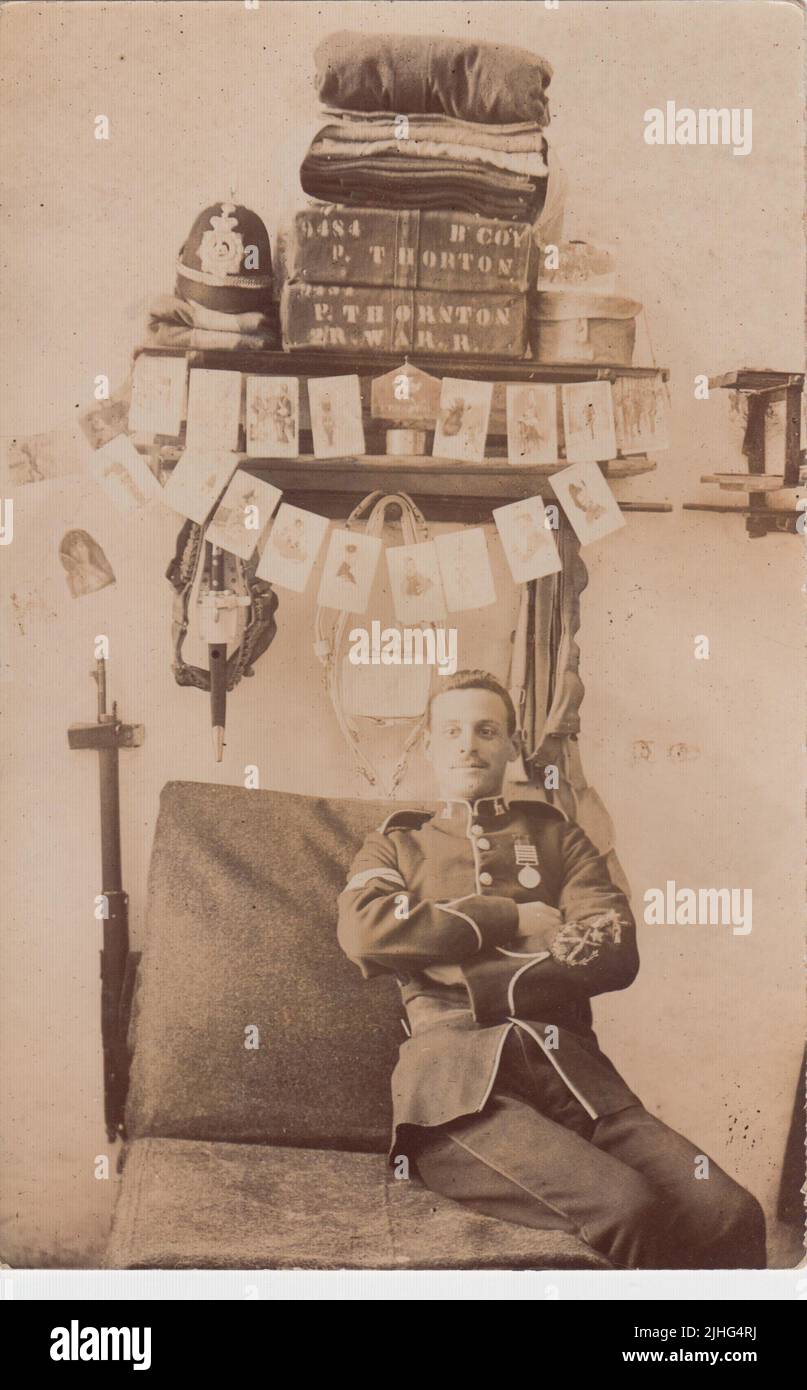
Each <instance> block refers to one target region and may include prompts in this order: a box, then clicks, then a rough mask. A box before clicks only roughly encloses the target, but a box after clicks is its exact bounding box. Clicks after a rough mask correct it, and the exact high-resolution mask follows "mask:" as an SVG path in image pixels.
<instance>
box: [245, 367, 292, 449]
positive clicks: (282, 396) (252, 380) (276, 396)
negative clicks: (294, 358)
mask: <svg viewBox="0 0 807 1390" xmlns="http://www.w3.org/2000/svg"><path fill="white" fill-rule="evenodd" d="M245 419H246V444H247V453H248V454H249V455H250V457H252V458H279V459H291V458H297V456H298V454H299V452H300V381H299V378H298V377H296V376H248V377H247V397H246V415H245Z"/></svg>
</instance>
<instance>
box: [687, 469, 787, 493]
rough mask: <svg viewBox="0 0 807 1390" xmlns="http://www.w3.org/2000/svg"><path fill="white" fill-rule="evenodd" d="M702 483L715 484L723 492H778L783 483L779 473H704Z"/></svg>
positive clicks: (782, 477)
mask: <svg viewBox="0 0 807 1390" xmlns="http://www.w3.org/2000/svg"><path fill="white" fill-rule="evenodd" d="M701 482H702V483H712V484H716V485H717V487H719V488H722V489H723V491H724V492H750V493H757V492H780V491H781V490H782V488H783V487H784V485H785V480H784V476H783V475H782V474H781V473H778V474H777V473H704V474H702V475H701Z"/></svg>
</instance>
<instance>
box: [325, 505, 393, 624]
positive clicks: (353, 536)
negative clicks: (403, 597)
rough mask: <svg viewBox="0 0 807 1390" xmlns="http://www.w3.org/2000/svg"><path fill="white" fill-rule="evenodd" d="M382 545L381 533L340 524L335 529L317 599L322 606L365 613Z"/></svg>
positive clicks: (332, 533) (347, 611)
mask: <svg viewBox="0 0 807 1390" xmlns="http://www.w3.org/2000/svg"><path fill="white" fill-rule="evenodd" d="M381 548H382V542H381V539H380V538H379V537H378V536H365V535H362V534H361V533H360V532H356V531H349V530H346V529H345V528H344V527H341V526H340V527H336V528H335V529H334V530H333V531H332V532H331V539H330V543H329V545H328V553H327V554H326V556H325V564H324V566H323V569H322V579H321V581H320V586H319V594H318V596H317V603H318V604H319V605H320V606H321V607H322V608H341V609H343V610H344V611H345V612H346V613H364V611H365V609H366V608H367V604H368V603H369V602H370V590H371V589H372V587H373V579H374V578H375V572H376V568H377V566H378V557H379V555H380V554H381Z"/></svg>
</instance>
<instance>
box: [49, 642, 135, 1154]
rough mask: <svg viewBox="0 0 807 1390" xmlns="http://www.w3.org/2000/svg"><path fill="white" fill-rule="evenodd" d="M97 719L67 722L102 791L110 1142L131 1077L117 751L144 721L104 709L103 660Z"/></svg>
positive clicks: (119, 1131)
mask: <svg viewBox="0 0 807 1390" xmlns="http://www.w3.org/2000/svg"><path fill="white" fill-rule="evenodd" d="M92 675H93V678H94V680H95V681H96V684H97V686H98V718H97V720H96V722H95V723H94V724H71V725H70V727H69V728H68V730H67V741H68V744H69V746H70V747H71V748H74V749H75V748H94V749H96V750H97V753H98V764H99V774H100V792H101V875H102V880H101V881H102V893H103V898H104V938H103V947H102V950H101V953H100V957H101V972H100V973H101V1043H102V1046H103V1052H104V1121H105V1124H106V1132H107V1138H108V1140H109V1142H110V1143H114V1141H115V1139H117V1138H118V1137H119V1136H123V1112H124V1106H125V1104H126V1091H127V1087H128V1081H129V1058H128V1052H127V1047H126V1020H127V1015H128V1006H127V989H126V986H127V985H128V986H129V989H130V988H131V984H132V983H133V981H132V977H131V971H128V972H127V966H131V963H132V962H131V960H130V952H129V897H128V894H127V893H125V892H124V890H123V883H122V877H121V849H120V798H119V788H118V749H119V748H139V747H140V745H141V744H142V742H143V735H144V729H143V725H142V724H124V723H122V722H121V720H120V719H119V718H118V707H117V703H116V702H115V701H113V703H112V712H111V714H110V713H108V712H107V707H106V658H105V657H100V658H99V659H98V660H97V661H96V667H95V670H94V671H93V672H92Z"/></svg>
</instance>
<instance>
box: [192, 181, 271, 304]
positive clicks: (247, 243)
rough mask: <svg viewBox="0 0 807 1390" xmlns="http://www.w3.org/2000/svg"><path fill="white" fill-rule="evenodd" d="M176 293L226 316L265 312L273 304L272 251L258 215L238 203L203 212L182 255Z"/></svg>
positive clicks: (216, 206) (219, 204)
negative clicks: (237, 204)
mask: <svg viewBox="0 0 807 1390" xmlns="http://www.w3.org/2000/svg"><path fill="white" fill-rule="evenodd" d="M176 292H177V294H178V295H179V296H180V297H181V298H182V299H192V300H194V301H195V302H196V303H197V304H203V305H204V306H205V308H206V309H215V310H217V311H218V312H219V313H222V314H248V313H250V312H252V311H255V312H256V313H265V312H266V311H267V310H268V309H269V308H270V307H271V304H272V252H271V248H270V246H269V234H268V232H267V230H266V228H265V226H264V224H263V222H262V221H261V219H260V217H258V215H257V213H255V212H250V210H249V208H245V207H240V206H236V204H235V203H214V204H213V206H212V207H209V208H205V210H204V212H200V214H199V216H198V217H197V219H196V221H195V222H194V224H193V226H192V227H191V230H190V234H189V235H188V238H187V240H186V241H185V243H184V245H183V246H182V248H181V250H180V253H179V260H178V261H177V283H176Z"/></svg>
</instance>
